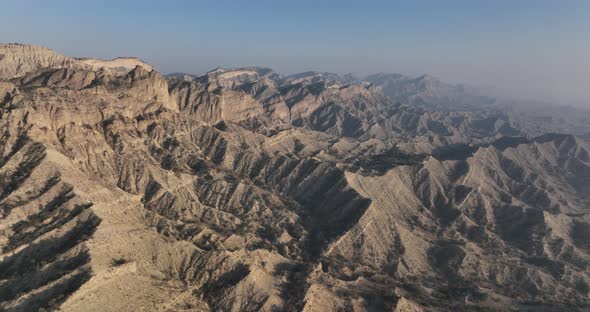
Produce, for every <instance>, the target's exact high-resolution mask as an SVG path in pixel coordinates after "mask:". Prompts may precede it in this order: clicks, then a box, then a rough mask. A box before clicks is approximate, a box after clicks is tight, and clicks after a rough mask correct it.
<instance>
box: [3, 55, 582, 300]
mask: <svg viewBox="0 0 590 312" xmlns="http://www.w3.org/2000/svg"><path fill="white" fill-rule="evenodd" d="M0 54H1V55H2V56H1V57H0V70H1V71H0V73H2V78H3V80H2V81H1V82H0V98H1V99H2V100H1V102H0V103H1V104H0V127H1V129H2V130H1V131H2V135H1V137H0V142H1V144H0V156H1V158H0V177H2V178H1V179H0V246H1V254H2V255H1V257H0V307H1V308H2V309H4V310H7V311H31V310H34V311H35V310H38V309H40V308H44V309H60V310H63V311H105V310H109V311H430V310H432V311H446V310H448V309H451V308H452V309H458V310H474V309H477V310H506V308H507V307H511V308H513V309H515V310H531V311H534V310H538V309H541V308H544V309H547V310H584V309H588V308H589V305H588V304H589V299H588V298H589V297H588V296H589V292H590V274H589V273H588V271H589V270H588V265H589V264H590V240H589V237H590V236H589V235H590V216H589V215H588V204H589V203H590V189H589V188H588V185H590V157H589V154H588V153H589V151H590V146H589V145H588V143H587V142H585V141H582V140H580V139H578V138H576V137H574V136H572V135H563V134H545V135H541V136H534V137H531V136H527V134H526V132H525V130H524V129H520V128H519V127H518V125H517V124H515V123H514V122H513V121H512V120H511V118H510V115H509V114H507V113H506V112H504V111H502V110H499V109H497V108H493V107H491V108H486V107H483V108H481V109H478V110H453V109H433V107H436V105H442V104H441V103H444V102H437V103H436V105H432V106H422V105H417V104H416V99H417V98H418V97H417V96H414V97H412V96H409V95H408V94H407V92H410V91H411V90H412V89H411V88H410V89H409V88H408V87H407V86H406V85H403V86H399V87H397V89H395V90H403V92H404V96H403V97H395V96H387V95H385V94H384V93H383V88H382V87H378V86H375V85H373V84H371V83H368V82H364V81H361V82H357V81H355V80H353V79H349V80H347V79H340V78H338V77H333V76H331V75H328V74H322V73H304V74H300V75H295V76H287V77H284V76H281V75H279V74H276V73H274V72H272V71H271V70H269V69H264V68H243V69H235V70H225V69H217V70H215V71H212V72H209V73H207V74H205V75H202V76H189V75H180V76H179V75H176V76H177V77H173V78H165V77H163V76H162V75H160V74H159V73H158V72H157V71H155V70H153V69H152V68H151V66H149V65H147V64H145V63H142V62H141V61H139V60H137V59H128V58H126V59H116V60H113V61H102V60H89V59H75V58H69V57H65V56H61V55H59V54H56V53H54V52H52V51H50V50H47V49H42V48H37V47H31V46H13V45H4V46H2V48H1V49H0ZM423 87H424V88H428V87H429V85H428V84H426V85H424V86H423ZM439 89H440V88H439ZM408 90H410V91H408ZM400 92H401V91H400ZM421 92H422V93H421V94H420V98H421V100H424V99H426V100H427V99H428V98H429V97H435V96H436V94H437V93H436V92H427V91H424V90H422V91H421ZM425 94H426V95H428V96H429V97H426V96H425ZM409 99H411V100H409Z"/></svg>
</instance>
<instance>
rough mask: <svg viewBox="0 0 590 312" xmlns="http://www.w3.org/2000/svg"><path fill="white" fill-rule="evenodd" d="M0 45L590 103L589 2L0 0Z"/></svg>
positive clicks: (172, 65)
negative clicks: (394, 75)
mask: <svg viewBox="0 0 590 312" xmlns="http://www.w3.org/2000/svg"><path fill="white" fill-rule="evenodd" d="M0 42H23V43H31V44H38V45H43V46H46V47H49V48H52V49H54V50H56V51H58V52H61V53H64V54H67V55H72V56H86V57H99V58H113V57H116V56H138V57H140V58H142V59H143V60H145V61H147V62H149V63H151V64H153V65H155V66H156V68H158V69H159V70H160V71H162V72H164V73H168V72H175V71H183V72H189V73H202V72H205V71H207V70H210V69H212V68H215V67H218V66H222V67H238V66H253V65H260V66H267V67H271V68H274V69H275V70H277V71H279V72H282V73H293V72H300V71H306V70H321V71H332V72H337V73H347V72H353V73H357V74H366V73H372V72H401V73H406V74H411V75H419V74H423V73H429V74H432V75H434V76H438V77H440V78H442V79H443V80H447V81H450V82H461V83H468V84H472V85H480V86H488V87H496V88H498V89H500V90H503V91H505V92H506V93H509V94H514V95H519V96H529V97H537V98H539V97H540V98H543V99H547V100H551V101H559V102H564V103H565V102H569V103H574V104H577V105H587V106H590V104H589V103H590V95H589V94H588V93H589V92H588V91H587V90H586V89H590V78H589V76H590V1H581V0H580V1H569V0H555V1H546V0H529V1H526V0H520V1H516V0H513V1H504V0H493V1H492V0H490V1H483V0H482V1H477V0H471V1H467V0H462V1H459V0H457V1H452V0H448V1H442V0H438V1H435V0H431V1H426V0H414V1H409V0H408V1H393V0H392V1H370V0H365V1H344V0H340V1H336V0H325V1H320V0H316V1H309V0H302V1H301V0H300V1H280V0H274V1H270V0H268V1H267V0H264V1H262V0H261V1H256V0H242V1H237V0H236V1H228V0H217V1H178V0H177V1H174V0H173V1H121V0H119V1H109V0H104V1H83V0H77V1H74V0H72V1H63V0H62V1H60V0H57V1H41V0H38V1H27V0H19V1H12V0H8V1H2V9H1V10H0Z"/></svg>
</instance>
